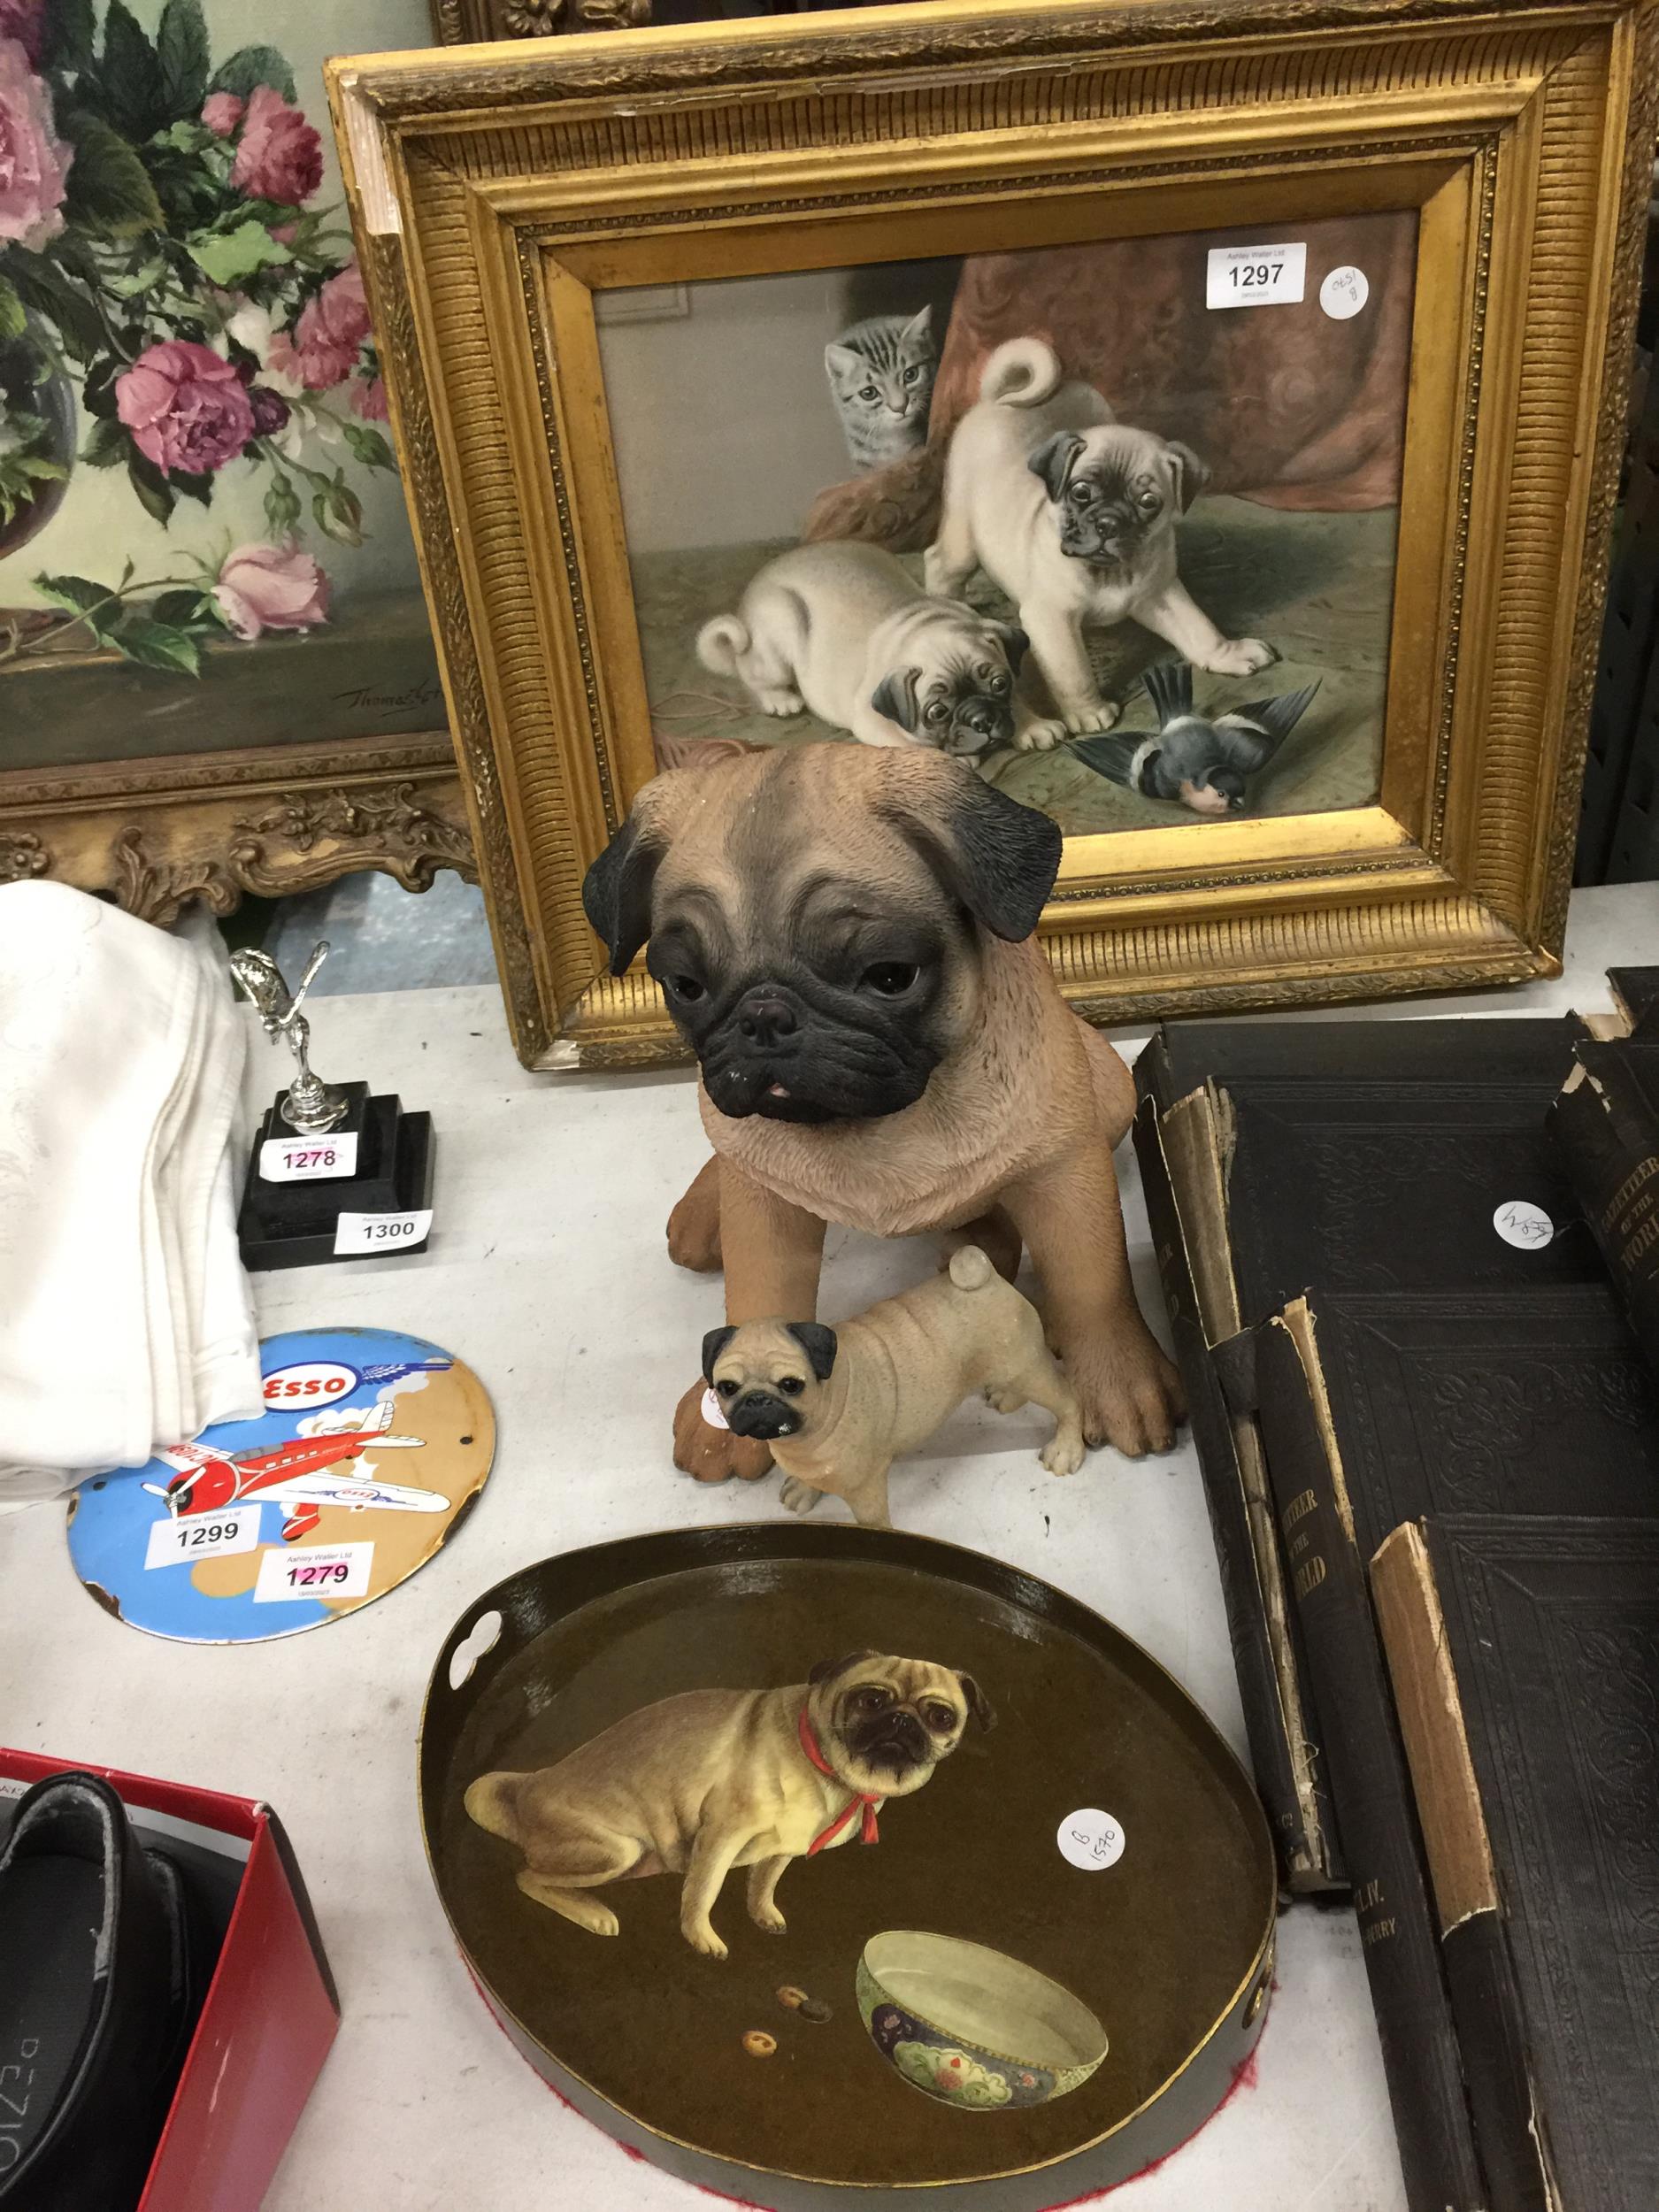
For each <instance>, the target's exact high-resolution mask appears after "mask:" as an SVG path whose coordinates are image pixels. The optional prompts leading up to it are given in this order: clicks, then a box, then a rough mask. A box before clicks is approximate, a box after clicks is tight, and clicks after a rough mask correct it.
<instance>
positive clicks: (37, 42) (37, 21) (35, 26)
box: [0, 0, 46, 69]
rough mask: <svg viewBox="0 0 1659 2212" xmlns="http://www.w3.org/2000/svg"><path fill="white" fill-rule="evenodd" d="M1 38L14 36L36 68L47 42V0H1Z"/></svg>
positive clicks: (38, 65)
mask: <svg viewBox="0 0 1659 2212" xmlns="http://www.w3.org/2000/svg"><path fill="white" fill-rule="evenodd" d="M0 38H14V39H16V41H17V42H18V44H19V46H20V47H21V48H22V49H23V50H24V52H25V53H26V54H27V56H28V58H29V60H30V61H31V63H33V65H35V68H37V69H38V68H39V67H40V61H41V48H42V46H43V45H44V44H45V42H46V0H0Z"/></svg>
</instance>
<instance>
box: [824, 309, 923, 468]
mask: <svg viewBox="0 0 1659 2212" xmlns="http://www.w3.org/2000/svg"><path fill="white" fill-rule="evenodd" d="M932 322H933V309H932V308H931V307H924V308H923V309H922V310H921V311H920V312H919V313H918V314H915V315H911V316H910V317H908V318H906V317H905V316H903V315H872V316H871V317H870V318H869V319H868V320H867V321H865V322H862V323H855V324H854V325H853V326H852V328H851V329H850V330H843V331H842V333H841V336H840V337H839V338H837V339H835V340H834V341H833V343H832V344H830V345H827V346H826V347H825V349H824V366H825V368H826V370H827V371H828V373H829V381H830V390H831V392H832V394H833V396H834V400H835V411H836V412H837V414H838V415H839V416H840V417H841V435H842V436H843V437H844V438H845V439H846V441H847V450H848V452H849V454H850V455H851V456H852V458H853V462H854V465H855V466H856V467H857V468H859V469H861V470H863V469H878V468H884V467H885V466H886V465H887V463H888V462H889V461H897V460H900V459H902V457H903V456H904V455H905V454H907V453H914V452H915V450H916V449H917V448H918V446H921V445H926V442H927V411H928V407H929V404H930V403H931V402H932V400H933V373H934V371H935V369H936V368H937V367H938V362H939V357H938V356H937V354H936V353H935V352H934V350H933V331H932V329H931V327H930V326H931V324H932Z"/></svg>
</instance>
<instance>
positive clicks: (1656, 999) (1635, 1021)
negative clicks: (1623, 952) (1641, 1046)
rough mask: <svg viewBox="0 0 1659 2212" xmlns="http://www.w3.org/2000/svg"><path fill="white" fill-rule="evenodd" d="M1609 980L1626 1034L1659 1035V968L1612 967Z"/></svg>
mask: <svg viewBox="0 0 1659 2212" xmlns="http://www.w3.org/2000/svg"><path fill="white" fill-rule="evenodd" d="M1607 980H1608V988H1609V990H1610V991H1611V993H1612V995H1613V1003H1614V1005H1615V1006H1617V1008H1618V1010H1619V1011H1620V1013H1621V1014H1622V1015H1623V1016H1624V1028H1625V1031H1626V1033H1628V1034H1630V1035H1632V1036H1636V1037H1643V1038H1646V1037H1659V968H1609V970H1608V972H1607Z"/></svg>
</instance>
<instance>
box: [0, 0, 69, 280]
mask: <svg viewBox="0 0 1659 2212" xmlns="http://www.w3.org/2000/svg"><path fill="white" fill-rule="evenodd" d="M5 4H6V0H0V7H4V5H5ZM0 31H4V21H3V20H0ZM73 158H74V154H73V149H71V148H70V147H68V146H65V144H64V143H63V142H62V141H61V140H60V139H59V137H58V133H57V131H56V129H55V128H54V127H53V124H52V107H51V101H50V98H49V97H48V95H47V91H46V87H45V86H44V84H42V81H41V80H40V79H39V78H38V77H37V76H36V75H35V73H34V71H33V70H32V69H31V68H30V67H29V58H28V52H27V49H26V48H25V46H24V45H23V43H22V42H21V41H20V40H19V39H16V38H8V37H4V36H0V246H4V245H8V244H12V243H15V244H18V245H20V246H27V247H28V248H30V249H31V250H33V249H34V248H35V247H38V246H43V245H44V244H45V243H46V241H47V240H48V239H49V238H56V237H57V235H58V232H59V231H60V230H61V229H62V228H63V227H64V219H63V216H62V215H61V213H60V212H59V210H60V209H61V208H62V206H63V204H64V187H65V181H66V180H67V178H68V175H69V165H70V163H71V161H73Z"/></svg>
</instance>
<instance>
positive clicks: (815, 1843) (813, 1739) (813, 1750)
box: [795, 1705, 881, 1859]
mask: <svg viewBox="0 0 1659 2212" xmlns="http://www.w3.org/2000/svg"><path fill="white" fill-rule="evenodd" d="M795 1734H796V1735H797V1736H799V1737H800V1739H801V1748H802V1750H803V1751H804V1752H805V1754H806V1755H807V1757H808V1758H809V1759H810V1761H811V1762H812V1763H813V1765H814V1766H815V1767H816V1768H817V1769H818V1772H819V1773H820V1774H827V1775H829V1776H831V1777H832V1778H833V1779H835V1780H839V1779H840V1777H839V1776H838V1775H836V1773H835V1770H834V1768H833V1766H832V1765H831V1764H830V1763H829V1761H828V1760H827V1759H826V1757H825V1756H824V1754H823V1751H822V1749H821V1748H820V1747H819V1744H818V1737H817V1735H816V1734H815V1733H814V1732H813V1727H812V1724H811V1722H810V1720H809V1719H808V1718H807V1713H806V1707H805V1706H804V1705H803V1707H802V1708H801V1717H800V1719H799V1720H798V1721H797V1722H796V1723H795ZM880 1802H881V1793H880V1792H879V1790H858V1791H856V1792H855V1793H854V1794H853V1795H852V1796H851V1797H850V1798H849V1800H848V1801H847V1803H846V1805H845V1806H844V1807H843V1808H842V1809H841V1811H840V1812H838V1813H837V1814H836V1816H835V1817H834V1819H833V1820H832V1821H831V1823H830V1824H829V1826H828V1827H827V1828H826V1829H825V1830H824V1831H823V1832H821V1833H820V1834H818V1835H816V1836H814V1837H813V1839H812V1840H811V1842H810V1844H808V1846H807V1847H806V1855H807V1856H808V1858H809V1859H810V1858H814V1857H816V1856H817V1855H818V1853H819V1852H820V1851H821V1850H823V1848H824V1847H825V1845H826V1844H828V1843H833V1842H834V1840H835V1839H836V1838H837V1836H839V1835H840V1834H841V1831H842V1830H843V1829H844V1828H845V1827H846V1826H847V1824H848V1823H849V1821H850V1820H851V1818H852V1816H853V1815H854V1814H855V1813H856V1811H857V1810H858V1808H859V1807H860V1806H861V1805H862V1806H863V1807H864V1826H863V1828H862V1829H861V1831H860V1832H859V1837H858V1840H859V1842H860V1843H877V1842H879V1840H880V1837H879V1832H878V1830H877V1827H876V1807H877V1806H878V1805H879V1804H880Z"/></svg>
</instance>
